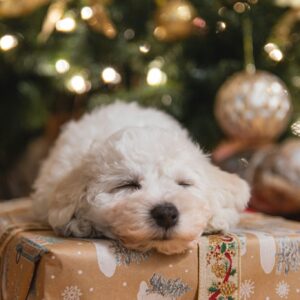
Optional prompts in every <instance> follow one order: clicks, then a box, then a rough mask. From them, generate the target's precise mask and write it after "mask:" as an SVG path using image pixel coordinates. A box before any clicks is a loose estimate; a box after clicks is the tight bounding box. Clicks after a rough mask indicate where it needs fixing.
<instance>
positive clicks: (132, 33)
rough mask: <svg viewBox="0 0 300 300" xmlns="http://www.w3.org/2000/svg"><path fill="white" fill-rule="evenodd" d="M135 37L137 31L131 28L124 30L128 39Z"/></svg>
mask: <svg viewBox="0 0 300 300" xmlns="http://www.w3.org/2000/svg"><path fill="white" fill-rule="evenodd" d="M134 37H135V31H134V30H133V29H131V28H128V29H126V30H125V31H124V38H125V39H126V40H132V39H133V38H134Z"/></svg>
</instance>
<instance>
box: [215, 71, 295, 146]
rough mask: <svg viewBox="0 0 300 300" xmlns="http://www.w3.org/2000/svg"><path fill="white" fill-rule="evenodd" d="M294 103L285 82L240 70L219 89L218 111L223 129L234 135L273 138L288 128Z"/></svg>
mask: <svg viewBox="0 0 300 300" xmlns="http://www.w3.org/2000/svg"><path fill="white" fill-rule="evenodd" d="M291 110H292V105H291V101H290V96H289V93H288V91H287V88H286V86H285V84H284V83H283V82H282V81H281V80H280V79H279V78H278V77H276V76H274V75H272V74H270V73H268V72H264V71H257V72H255V73H248V72H245V71H243V72H239V73H236V74H234V75H233V76H232V77H230V78H229V79H228V80H227V81H226V82H225V83H224V84H223V85H222V86H221V88H220V90H219V92H218V93H217V98H216V106H215V115H216V118H217V120H218V122H219V124H220V126H221V127H222V129H223V130H224V131H225V132H226V133H227V134H228V135H229V136H231V137H233V138H235V139H251V140H271V139H274V138H276V137H278V136H279V135H280V134H281V133H282V132H283V130H284V129H285V128H286V126H287V124H288V122H289V118H290V114H291Z"/></svg>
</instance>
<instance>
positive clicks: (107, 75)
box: [101, 67, 122, 84]
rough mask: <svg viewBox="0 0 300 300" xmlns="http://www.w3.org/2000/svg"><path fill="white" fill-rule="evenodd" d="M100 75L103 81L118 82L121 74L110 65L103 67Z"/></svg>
mask: <svg viewBox="0 0 300 300" xmlns="http://www.w3.org/2000/svg"><path fill="white" fill-rule="evenodd" d="M101 77H102V79H103V81H104V82H105V83H111V84H118V83H120V82H121V80H122V78H121V75H120V74H119V73H118V72H117V71H116V70H115V69H114V68H112V67H107V68H105V69H104V70H103V71H102V73H101Z"/></svg>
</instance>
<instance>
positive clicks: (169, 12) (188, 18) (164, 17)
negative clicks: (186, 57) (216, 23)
mask: <svg viewBox="0 0 300 300" xmlns="http://www.w3.org/2000/svg"><path fill="white" fill-rule="evenodd" d="M195 16H196V10H195V8H194V7H193V6H192V4H191V3H190V2H188V1H185V0H170V1H167V2H166V4H164V5H162V6H161V7H160V9H159V10H158V11H157V13H156V16H155V20H156V28H155V30H154V35H155V37H156V38H157V39H159V40H162V41H174V40H178V39H184V38H186V37H188V36H189V35H190V34H191V33H192V31H193V22H192V21H193V19H194V18H195Z"/></svg>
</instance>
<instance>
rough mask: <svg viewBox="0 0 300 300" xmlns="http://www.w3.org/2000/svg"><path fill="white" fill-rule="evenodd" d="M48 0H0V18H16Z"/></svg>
mask: <svg viewBox="0 0 300 300" xmlns="http://www.w3.org/2000/svg"><path fill="white" fill-rule="evenodd" d="M49 1H50V0H0V18H16V17H20V16H24V15H26V14H30V13H31V12H33V11H34V10H35V9H37V8H39V7H40V6H42V5H44V4H46V3H48V2H49Z"/></svg>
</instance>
